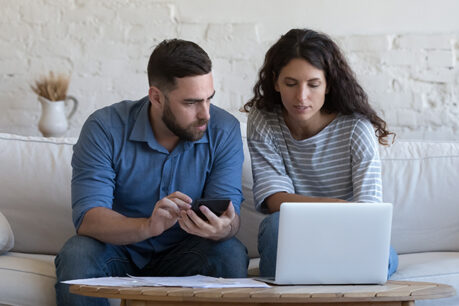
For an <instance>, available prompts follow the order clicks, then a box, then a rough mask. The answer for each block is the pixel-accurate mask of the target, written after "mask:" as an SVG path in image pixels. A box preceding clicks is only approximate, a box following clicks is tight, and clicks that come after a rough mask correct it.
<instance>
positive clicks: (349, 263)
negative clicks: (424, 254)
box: [273, 203, 392, 285]
mask: <svg viewBox="0 0 459 306" xmlns="http://www.w3.org/2000/svg"><path fill="white" fill-rule="evenodd" d="M391 224H392V204H389V203H283V204H282V205H281V208H280V217H279V237H278V246H277V263H276V275H275V278H274V281H273V283H276V284H282V285H289V284H296V285H299V284H305V285H306V284H383V283H385V282H386V281H387V270H388V263H389V245H390V236H391Z"/></svg>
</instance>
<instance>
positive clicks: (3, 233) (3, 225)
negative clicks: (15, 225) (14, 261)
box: [0, 212, 14, 254]
mask: <svg viewBox="0 0 459 306" xmlns="http://www.w3.org/2000/svg"><path fill="white" fill-rule="evenodd" d="M13 245H14V236H13V231H12V230H11V226H10V224H9V223H8V220H6V218H5V216H4V215H3V214H2V213H1V212H0V254H3V253H5V252H8V251H9V250H11V249H12V248H13Z"/></svg>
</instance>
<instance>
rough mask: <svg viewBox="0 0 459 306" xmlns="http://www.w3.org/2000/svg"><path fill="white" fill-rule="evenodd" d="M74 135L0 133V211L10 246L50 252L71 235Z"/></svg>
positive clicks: (53, 251) (57, 249) (17, 249)
mask: <svg viewBox="0 0 459 306" xmlns="http://www.w3.org/2000/svg"><path fill="white" fill-rule="evenodd" d="M75 141H76V139H74V138H59V139H57V138H44V137H24V136H18V135H11V134H0V169H2V170H1V171H0V211H1V212H2V213H3V214H4V215H5V217H6V218H7V219H8V221H9V223H10V225H11V228H12V230H13V233H14V239H15V245H14V248H13V250H14V251H17V252H25V253H44V254H56V253H57V252H58V251H59V250H60V248H61V247H62V245H63V244H64V242H65V241H66V240H67V239H68V238H69V237H70V236H72V235H73V234H74V233H75V229H74V227H73V223H72V218H71V201H70V180H71V173H72V171H71V165H70V162H71V158H72V146H73V143H75Z"/></svg>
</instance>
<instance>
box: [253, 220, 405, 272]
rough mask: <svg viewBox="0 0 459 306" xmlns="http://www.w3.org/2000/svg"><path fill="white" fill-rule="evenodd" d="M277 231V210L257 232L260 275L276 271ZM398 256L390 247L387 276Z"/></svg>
mask: <svg viewBox="0 0 459 306" xmlns="http://www.w3.org/2000/svg"><path fill="white" fill-rule="evenodd" d="M278 232H279V212H275V213H272V214H271V215H269V216H267V217H266V218H265V219H264V220H263V221H262V222H261V224H260V229H259V232H258V252H259V253H260V276H262V277H273V276H274V275H275V273H276V256H277V234H278ZM397 267H398V256H397V253H396V252H395V250H394V249H393V248H392V247H391V248H390V251H389V267H388V270H387V278H389V277H390V276H391V275H392V274H394V273H395V271H396V270H397Z"/></svg>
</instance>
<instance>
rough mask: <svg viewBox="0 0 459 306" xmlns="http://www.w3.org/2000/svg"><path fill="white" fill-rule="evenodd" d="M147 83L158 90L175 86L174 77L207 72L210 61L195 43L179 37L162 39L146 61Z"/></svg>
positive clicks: (210, 68) (209, 67)
mask: <svg viewBox="0 0 459 306" xmlns="http://www.w3.org/2000/svg"><path fill="white" fill-rule="evenodd" d="M147 70H148V83H149V84H150V86H156V87H158V88H159V89H160V90H164V91H170V90H173V89H174V88H175V85H176V80H175V78H183V77H187V76H197V75H204V74H208V73H209V72H210V71H211V70H212V62H211V61H210V58H209V56H208V55H207V53H206V52H205V51H204V50H203V49H202V48H201V47H200V46H198V45H197V44H195V43H194V42H191V41H186V40H181V39H171V40H164V41H162V42H161V43H160V44H159V45H158V46H157V47H156V48H155V50H153V52H152V54H151V56H150V60H149V61H148V69H147Z"/></svg>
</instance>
